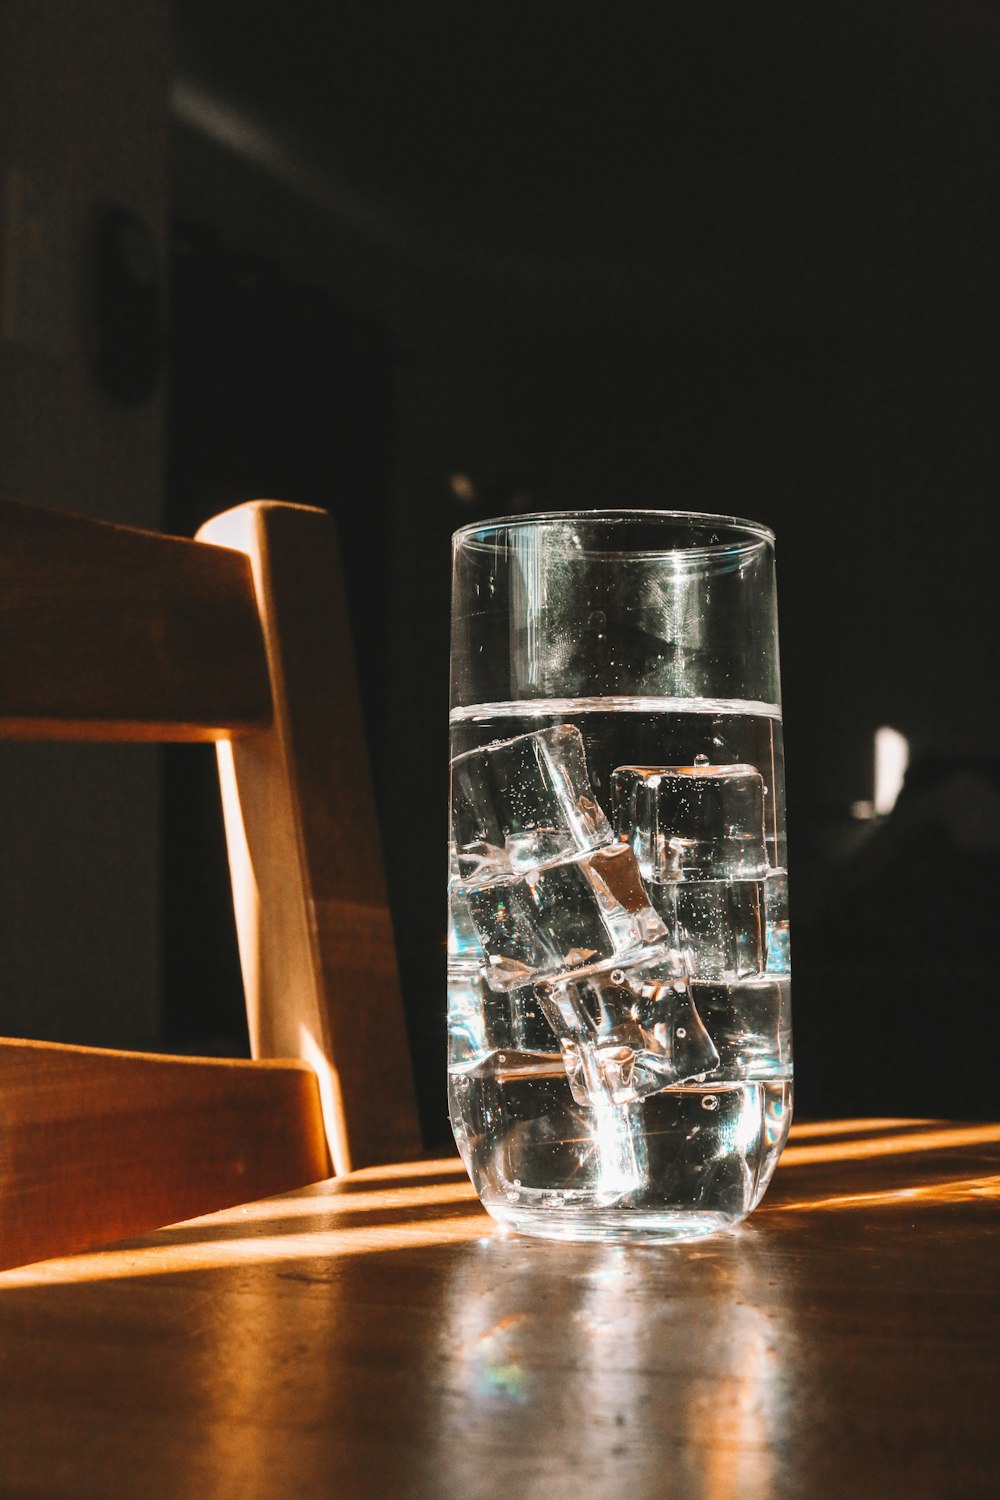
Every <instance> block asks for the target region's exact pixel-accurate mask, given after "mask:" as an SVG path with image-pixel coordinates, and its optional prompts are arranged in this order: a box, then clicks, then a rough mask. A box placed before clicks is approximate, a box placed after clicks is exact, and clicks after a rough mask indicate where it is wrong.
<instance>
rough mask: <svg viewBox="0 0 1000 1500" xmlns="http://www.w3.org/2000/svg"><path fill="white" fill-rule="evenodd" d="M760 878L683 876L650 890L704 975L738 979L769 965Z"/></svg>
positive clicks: (695, 971) (692, 966)
mask: <svg viewBox="0 0 1000 1500" xmlns="http://www.w3.org/2000/svg"><path fill="white" fill-rule="evenodd" d="M761 887H762V882H761V881H759V880H681V881H673V882H671V883H670V884H665V885H657V884H656V883H655V882H654V881H652V880H651V881H650V882H649V894H650V898H651V900H652V901H653V904H654V905H655V906H656V909H657V911H658V912H659V913H660V916H661V917H662V918H663V920H664V922H665V923H666V925H667V927H668V929H669V931H670V933H671V938H672V941H673V942H674V943H675V944H676V946H677V947H678V948H679V949H680V950H681V951H682V952H683V953H685V954H687V956H688V967H689V971H690V973H691V974H692V975H694V976H695V977H697V978H699V979H722V978H729V979H738V978H740V977H741V976H743V975H749V974H759V973H760V972H761V970H762V969H763V968H764V942H763V923H762V912H761Z"/></svg>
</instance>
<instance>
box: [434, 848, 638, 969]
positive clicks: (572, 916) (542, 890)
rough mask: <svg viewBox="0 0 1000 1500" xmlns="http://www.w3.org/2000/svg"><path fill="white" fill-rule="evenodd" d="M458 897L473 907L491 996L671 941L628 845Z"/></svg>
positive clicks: (472, 887)
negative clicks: (540, 979)
mask: <svg viewBox="0 0 1000 1500" xmlns="http://www.w3.org/2000/svg"><path fill="white" fill-rule="evenodd" d="M452 894H453V899H454V897H455V895H456V894H458V895H460V896H465V898H466V899H467V901H468V909H469V914H470V917H471V920H472V925H473V927H474V929H475V932H476V935H477V936H478V939H479V941H480V943H481V945H482V949H483V953H484V955H485V975H486V980H487V983H488V984H489V985H490V986H491V988H493V989H499V990H511V989H517V988H519V987H520V986H522V985H524V984H527V983H528V982H529V981H530V980H532V979H537V978H544V977H546V976H550V975H553V974H558V973H564V972H566V971H569V970H573V969H577V968H581V967H584V966H592V965H594V964H598V965H600V964H602V963H603V964H607V963H612V962H614V961H617V960H618V959H620V958H625V957H630V956H631V957H633V958H635V957H637V956H638V955H640V954H642V953H643V952H645V951H646V950H649V949H651V948H653V947H655V946H656V945H659V944H662V942H663V941H664V939H665V938H666V937H667V929H666V927H665V925H664V923H663V921H662V919H661V918H660V917H659V916H657V914H656V912H655V911H654V910H653V908H652V906H651V905H650V903H649V897H648V896H647V894H646V890H645V887H644V886H643V883H642V880H641V879H640V877H639V870H638V866H637V864H636V861H635V856H634V854H633V853H632V850H631V849H630V848H629V847H628V845H627V844H610V845H608V846H607V847H606V848H603V849H597V850H594V851H592V852H590V853H587V854H578V855H576V856H575V857H574V858H572V859H565V860H560V861H558V862H557V863H555V864H550V865H544V866H543V867H542V868H541V869H532V870H529V871H528V872H527V873H526V874H524V875H513V876H509V877H506V878H504V879H500V880H489V881H486V882H485V883H483V884H473V883H472V882H464V883H462V884H460V885H459V886H458V887H457V891H456V890H453V893H452Z"/></svg>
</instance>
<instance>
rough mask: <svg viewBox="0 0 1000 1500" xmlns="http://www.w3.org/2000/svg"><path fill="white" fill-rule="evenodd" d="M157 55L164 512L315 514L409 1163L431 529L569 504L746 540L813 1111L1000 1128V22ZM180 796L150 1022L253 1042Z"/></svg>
mask: <svg viewBox="0 0 1000 1500" xmlns="http://www.w3.org/2000/svg"><path fill="white" fill-rule="evenodd" d="M173 24H174V37H173V61H172V88H173V117H172V127H171V132H172V134H171V156H170V178H169V183H170V221H169V225H170V228H169V244H170V272H171V276H170V283H171V284H170V304H169V306H170V315H169V390H168V406H167V448H168V483H167V517H166V519H167V525H168V527H169V528H170V529H173V530H176V531H180V532H184V533H188V534H190V533H191V531H193V529H194V528H195V527H196V526H197V525H198V524H199V523H200V522H201V520H203V519H204V518H205V517H206V516H207V515H209V514H211V513H212V512H213V511H215V510H218V509H220V508H221V507H222V506H223V505H225V504H228V503H230V502H234V501H238V500H242V499H246V498H251V497H254V496H261V495H272V496H277V497H280V498H283V499H288V500H298V501H304V502H307V503H311V504H319V505H323V506H327V507H329V508H330V510H331V511H332V512H333V513H334V514H335V516H336V517H337V520H338V522H339V524H340V527H341V532H342V537H343V545H344V549H345V552H346V555H347V562H348V579H349V585H350V590H351V602H352V610H353V619H354V626H355V632H356V640H357V648H358V653H359V660H360V664H361V670H362V681H363V692H364V700H365V710H366V716H367V724H368V730H369V735H370V739H371V747H372V757H373V763H374V768H375V775H376V785H377V794H378V802H379V809H380V816H381V820H382V837H383V842H384V847H385V853H386V860H387V865H388V873H389V880H390V889H391V897H392V905H393V914H394V922H395V925H396V932H397V938H398V944H399V953H400V963H401V969H402V978H403V985H404V992H405V999H406V1003H407V1011H408V1016H409V1022H410V1031H411V1038H410V1039H411V1048H412V1052H413V1055H414V1060H415V1064H416V1067H417V1071H418V1079H419V1093H420V1100H421V1107H422V1112H423V1117H424V1123H425V1129H426V1133H427V1136H428V1143H429V1144H434V1143H436V1142H439V1141H441V1140H442V1139H443V1138H444V1136H445V1133H446V1130H447V1125H446V1119H445V1107H444V1088H443V1080H444V890H443V886H444V847H445V816H446V811H445V797H446V763H447V734H446V720H447V708H448V703H447V626H448V588H449V544H448V539H449V535H450V532H451V531H452V530H453V529H454V528H455V527H456V526H457V525H460V524H463V523H464V522H466V521H468V520H470V519H474V518H476V517H485V516H488V515H496V514H501V513H504V512H514V511H522V510H533V509H558V508H561V507H589V506H631V505H636V506H649V507H660V508H684V509H704V510H717V511H722V512H727V513H735V514H738V515H745V516H750V517H753V518H756V519H760V520H763V521H766V522H767V523H769V524H770V525H771V526H772V527H773V528H774V529H775V531H776V533H777V539H778V542H777V546H778V576H779V605H780V617H781V645H782V670H783V685H784V699H785V725H786V752H787V762H788V799H789V842H790V866H791V893H792V918H793V934H794V949H795V1028H796V1052H797V1066H798V1073H797V1078H798V1081H797V1102H798V1109H799V1113H800V1114H801V1115H819V1114H824V1113H833V1114H837V1113H844V1114H846V1113H853V1112H861V1113H879V1114H893V1113H905V1114H916V1115H950V1116H954V1117H963V1116H964V1117H974V1116H976V1115H989V1114H994V1113H995V1110H996V1096H995V1089H994V1088H993V1086H992V1083H991V1066H990V1062H989V1058H990V1055H991V1053H992V1051H993V1050H994V1049H995V1047H996V1045H997V1041H998V1028H997V1021H996V1014H997V1000H996V995H995V986H994V981H993V967H994V965H993V950H994V947H995V946H996V944H997V936H996V931H997V927H996V920H995V911H996V905H997V898H998V894H1000V891H998V882H997V878H996V868H997V861H998V856H1000V788H998V776H997V770H998V756H1000V725H998V710H997V691H996V684H995V675H996V674H995V669H994V665H993V663H994V658H995V649H996V638H997V636H996V627H997V594H998V580H997V576H996V575H997V564H996V558H997V542H998V529H997V526H996V521H995V504H996V495H997V478H998V475H997V462H996V429H997V397H998V394H1000V382H998V378H997V334H998V331H1000V330H998V321H997V306H996V279H997V267H998V251H1000V244H998V234H997V228H996V224H997V221H998V213H997V197H998V194H997V188H998V177H1000V170H998V145H1000V132H998V126H1000V107H998V85H1000V18H998V13H997V11H996V9H995V7H993V6H992V5H989V4H987V3H970V0H966V3H959V0H950V3H945V0H937V3H930V4H919V3H907V4H891V3H872V0H866V3H864V4H855V3H850V0H837V3H825V0H824V3H819V4H814V5H802V4H801V3H796V4H785V5H780V4H768V5H754V4H735V3H734V4H711V5H707V4H706V5H690V4H689V5H683V6H681V5H671V4H666V5H660V6H657V7H655V8H653V7H650V8H648V9H647V8H645V7H634V6H614V7H612V6H604V5H601V6H597V7H592V8H590V9H589V10H588V11H586V12H585V11H584V9H583V8H582V7H576V6H567V5H562V6H554V5H540V6H538V5H536V6H532V7H524V8H519V7H510V6H500V5H497V4H493V3H485V4H483V3H480V4H477V5H475V6H469V5H465V6H458V5H422V6H412V5H409V6H403V5H378V6H367V7H365V6H361V5H357V4H353V5H349V4H344V3H318V0H296V3H288V0H284V3H282V4H280V5H278V4H260V3H247V0H244V3H240V4H232V3H223V0H176V3H175V6H174V15H173ZM880 725H889V726H892V727H894V728H895V729H897V730H898V731H900V732H901V733H902V734H904V735H905V736H906V737H907V739H908V741H909V742H910V754H911V769H910V772H909V774H908V777H907V782H906V785H905V787H904V792H903V795H902V796H901V798H900V800H899V802H898V804H897V806H896V808H895V809H894V811H893V813H892V814H891V815H890V816H889V817H888V818H886V819H871V818H859V817H857V816H856V815H855V814H854V813H853V812H852V809H854V807H855V804H857V803H858V802H864V801H870V799H871V797H872V774H873V751H872V746H873V736H874V732H875V730H876V728H877V727H878V726H880ZM166 768H167V778H166V804H165V807H166V822H165V827H166V860H167V867H166V870H167V873H166V884H165V895H164V909H165V912H166V918H165V920H166V931H165V943H164V949H165V952H166V954H167V955H168V958H167V974H166V990H165V1002H164V1004H165V1015H164V1026H165V1030H166V1033H167V1037H168V1039H169V1040H171V1041H173V1042H174V1043H176V1044H178V1045H198V1044H199V1043H200V1044H202V1045H209V1044H212V1043H214V1042H215V1041H220V1044H224V1043H230V1042H233V1041H235V1042H236V1043H237V1044H238V1043H239V1041H240V1038H241V1036H242V1032H241V1024H242V1023H241V1007H242V999H241V991H240V981H239V975H238V969H237V965H236V957H235V942H234V940H233V937H232V931H231V917H230V915H229V910H228V887H227V880H226V872H225V864H224V854H223V848H222V839H221V830H220V824H219V818H218V813H217V811H216V797H217V793H216V790H215V785H214V779H213V778H214V767H213V765H212V762H211V757H210V756H208V755H206V756H205V757H201V756H200V754H199V755H198V756H197V757H193V756H192V755H191V754H190V753H186V752H174V751H170V752H168V754H167V759H166ZM206 824H207V826H208V828H209V830H210V831H209V833H208V834H200V833H199V831H198V830H199V828H201V827H203V826H205V825H206ZM209 954H211V955H214V957H213V958H212V959H211V961H209V962H206V955H209Z"/></svg>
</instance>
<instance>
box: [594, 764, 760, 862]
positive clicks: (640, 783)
mask: <svg viewBox="0 0 1000 1500" xmlns="http://www.w3.org/2000/svg"><path fill="white" fill-rule="evenodd" d="M611 796H612V805H613V808H614V816H615V823H616V827H617V831H618V835H619V837H620V838H623V839H626V840H628V841H629V842H630V843H631V844H632V847H633V849H634V850H635V854H636V858H637V859H638V861H639V869H640V871H641V872H642V875H643V877H644V879H646V880H655V881H657V882H658V883H660V884H667V883H672V882H674V881H681V880H763V878H764V875H765V873H766V871H767V854H766V852H765V847H764V779H763V777H762V776H761V774H760V772H759V771H758V770H756V769H755V767H753V766H747V765H723V766H715V765H708V764H705V765H699V764H695V765H691V766H619V767H618V768H617V770H616V771H614V773H613V774H612V777H611Z"/></svg>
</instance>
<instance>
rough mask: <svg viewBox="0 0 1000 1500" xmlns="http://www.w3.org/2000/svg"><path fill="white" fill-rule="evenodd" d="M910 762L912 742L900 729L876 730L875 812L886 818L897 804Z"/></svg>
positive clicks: (883, 727)
mask: <svg viewBox="0 0 1000 1500" xmlns="http://www.w3.org/2000/svg"><path fill="white" fill-rule="evenodd" d="M909 763H910V742H909V740H908V739H907V738H906V736H905V735H902V734H900V733H899V730H898V729H890V728H889V727H888V726H887V725H883V726H882V728H881V729H876V731H875V799H874V801H875V813H876V816H877V817H880V818H884V817H885V816H886V814H887V813H891V812H892V809H893V808H894V807H895V805H896V798H897V797H898V796H899V794H900V791H901V790H902V786H903V777H904V776H905V775H906V768H907V766H908V765H909Z"/></svg>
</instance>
